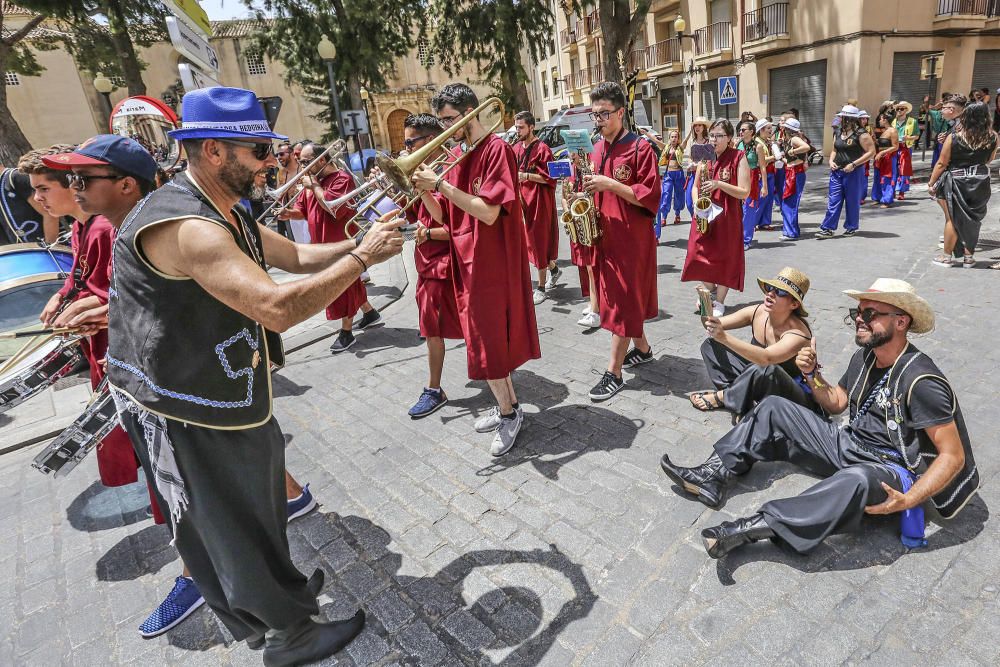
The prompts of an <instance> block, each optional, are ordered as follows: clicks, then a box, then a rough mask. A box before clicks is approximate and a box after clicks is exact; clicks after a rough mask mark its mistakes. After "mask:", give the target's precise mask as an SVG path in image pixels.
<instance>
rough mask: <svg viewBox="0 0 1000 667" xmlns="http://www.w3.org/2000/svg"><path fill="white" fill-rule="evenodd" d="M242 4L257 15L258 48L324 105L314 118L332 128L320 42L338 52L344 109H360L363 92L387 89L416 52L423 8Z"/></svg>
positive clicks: (279, 0) (375, 0)
mask: <svg viewBox="0 0 1000 667" xmlns="http://www.w3.org/2000/svg"><path fill="white" fill-rule="evenodd" d="M243 1H244V4H245V5H246V6H247V7H249V8H251V9H254V10H256V12H257V20H258V22H259V25H260V29H259V30H258V32H257V34H256V35H255V37H254V42H255V44H256V45H257V46H258V47H259V48H260V49H261V51H262V52H263V53H266V54H267V55H268V57H270V58H271V59H273V60H277V61H279V62H281V63H282V64H283V65H284V66H285V70H286V71H285V82H286V83H287V84H289V85H290V86H291V85H293V84H294V85H297V86H298V87H299V88H301V89H302V91H303V92H304V93H305V97H306V99H307V100H309V101H310V102H313V103H315V104H322V105H325V106H326V109H325V110H324V111H323V112H321V113H319V114H317V116H316V118H317V119H319V120H322V121H325V122H327V123H330V124H331V127H332V123H331V121H332V120H333V117H334V113H333V104H332V99H331V96H330V86H329V79H328V76H327V68H326V64H325V63H324V62H323V60H322V59H321V58H320V57H319V52H318V51H317V50H316V46H317V45H318V44H319V41H320V38H321V37H322V36H323V35H324V34H325V35H327V36H328V37H329V38H330V41H331V42H333V44H334V45H335V46H336V47H337V57H336V59H335V61H334V63H333V70H334V77H335V78H336V81H337V91H338V92H339V94H340V98H341V99H340V106H341V109H360V108H361V87H362V86H366V87H367V88H369V89H371V90H379V89H381V88H384V87H385V82H386V77H387V75H389V74H390V73H391V72H392V71H393V67H394V65H395V64H396V62H397V61H398V60H399V58H400V57H401V56H403V55H405V54H406V53H408V52H409V51H410V49H412V48H413V46H414V43H415V37H416V34H417V29H416V27H415V26H417V25H418V23H419V17H420V15H421V9H422V6H423V3H422V0H243ZM330 136H333V133H332V131H331V134H330ZM328 138H330V137H324V139H328Z"/></svg>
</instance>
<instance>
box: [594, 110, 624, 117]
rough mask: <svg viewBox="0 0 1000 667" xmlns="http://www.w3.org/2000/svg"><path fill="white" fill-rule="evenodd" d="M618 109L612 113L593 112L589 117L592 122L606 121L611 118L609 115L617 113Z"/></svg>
mask: <svg viewBox="0 0 1000 667" xmlns="http://www.w3.org/2000/svg"><path fill="white" fill-rule="evenodd" d="M618 111H620V109H615V110H614V111H594V112H592V113H591V114H590V117H591V118H593V119H594V120H607V119H609V118H611V114H614V113H617V112H618Z"/></svg>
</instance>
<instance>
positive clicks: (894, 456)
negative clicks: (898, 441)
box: [848, 433, 905, 465]
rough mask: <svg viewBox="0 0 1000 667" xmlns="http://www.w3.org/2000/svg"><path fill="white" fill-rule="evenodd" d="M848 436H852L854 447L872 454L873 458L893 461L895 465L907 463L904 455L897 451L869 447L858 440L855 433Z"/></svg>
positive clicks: (876, 446) (874, 446) (873, 446)
mask: <svg viewBox="0 0 1000 667" xmlns="http://www.w3.org/2000/svg"><path fill="white" fill-rule="evenodd" d="M848 435H850V437H851V442H852V443H854V445H855V446H856V447H857V448H858V449H861V450H864V451H866V452H868V453H869V454H872V455H873V456H877V457H878V458H880V459H882V460H883V461H892V462H893V463H900V464H904V465H905V461H903V456H902V454H900V453H899V452H897V451H896V450H895V449H889V448H887V447H879V446H878V445H869V444H866V443H864V442H861V440H859V439H858V438H856V437H855V436H854V434H853V433H849V434H848Z"/></svg>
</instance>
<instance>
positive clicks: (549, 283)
mask: <svg viewBox="0 0 1000 667" xmlns="http://www.w3.org/2000/svg"><path fill="white" fill-rule="evenodd" d="M560 275H562V270H561V269H560V268H559V267H558V266H557V267H556V268H554V269H550V270H549V275H548V277H547V278H546V279H545V289H552V288H553V287H555V286H556V280H557V279H558V278H559V276H560Z"/></svg>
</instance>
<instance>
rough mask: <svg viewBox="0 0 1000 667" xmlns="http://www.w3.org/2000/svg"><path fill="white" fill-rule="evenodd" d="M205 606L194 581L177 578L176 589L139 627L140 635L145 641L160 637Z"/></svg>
mask: <svg viewBox="0 0 1000 667" xmlns="http://www.w3.org/2000/svg"><path fill="white" fill-rule="evenodd" d="M203 604H205V598H203V597H202V596H201V591H199V590H198V586H197V585H196V584H195V583H194V580H193V579H188V578H187V577H177V579H176V581H175V583H174V589H173V590H172V591H170V594H169V595H168V596H167V598H166V599H165V600H164V601H163V602H161V603H160V606H159V607H157V608H156V611H154V612H153V613H152V614H150V615H149V618H147V619H146V620H145V621H143V622H142V625H140V626H139V634H140V635H142V637H143V639H152V638H153V637H159V636H160V635H162V634H163V633H164V632H166V631H167V630H169V629H170V628H172V627H174V626H175V625H177V624H178V623H180V622H181V621H183V620H184V619H185V618H187V617H188V616H190V615H191V614H193V613H194V612H195V610H197V609H198V607H200V606H201V605H203Z"/></svg>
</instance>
